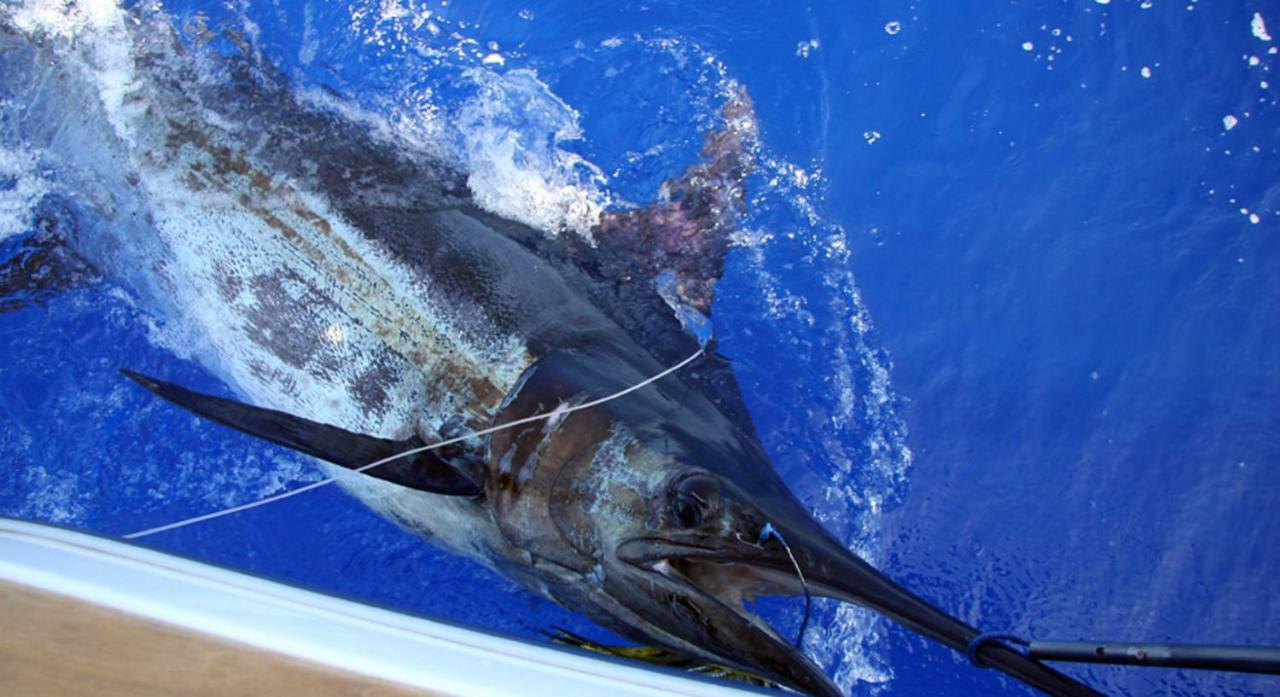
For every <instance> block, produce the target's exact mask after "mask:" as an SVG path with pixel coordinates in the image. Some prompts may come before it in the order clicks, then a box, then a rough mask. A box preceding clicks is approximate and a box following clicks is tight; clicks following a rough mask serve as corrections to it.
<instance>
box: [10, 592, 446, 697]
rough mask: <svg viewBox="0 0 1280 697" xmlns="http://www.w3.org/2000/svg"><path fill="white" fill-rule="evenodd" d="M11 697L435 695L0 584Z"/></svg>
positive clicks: (94, 606) (97, 607)
mask: <svg viewBox="0 0 1280 697" xmlns="http://www.w3.org/2000/svg"><path fill="white" fill-rule="evenodd" d="M0 694H3V695H6V696H8V697H27V696H29V697H80V696H86V697H87V696H93V697H117V696H118V697H139V696H142V695H172V696H175V697H179V696H180V697H205V696H206V695H207V696H209V697H227V696H229V695H231V696H235V695H246V696H247V695H280V696H281V697H289V696H291V695H298V696H299V697H303V696H305V697H329V696H331V695H332V696H335V697H336V696H339V695H340V696H342V697H357V696H359V697H422V696H423V695H431V694H440V693H431V692H426V691H422V690H419V689H417V688H411V687H407V686H403V685H398V684H394V683H390V682H385V681H380V680H377V679H373V678H369V677H366V676H361V675H357V674H355V673H346V672H342V671H339V670H335V669H333V668H331V667H328V666H321V665H318V664H312V663H307V662H305V661H301V660H298V659H295V658H291V657H289V656H284V655H281V654H276V653H271V652H267V651H263V650H261V649H258V648H255V647H250V646H246V645H243V644H238V643H234V642H230V641H227V640H224V639H221V638H216V637H211V636H207V635H203V634H197V633H193V632H191V631H189V630H184V629H181V628H177V627H174V626H170V625H165V624H160V623H156V622H153V621H150V620H147V619H143V618H140V617H137V616H134V615H127V614H124V613H121V612H118V611H115V610H110V609H104V608H102V607H99V606H96V605H92V604H89V603H86V602H83V601H80V600H76V599H73V598H69V597H66V596H60V595H54V594H52V593H49V592H47V591H42V590H37V589H35V588H32V587H29V586H23V585H18V584H15V583H11V582H7V581H2V582H0Z"/></svg>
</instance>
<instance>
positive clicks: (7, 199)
mask: <svg viewBox="0 0 1280 697" xmlns="http://www.w3.org/2000/svg"><path fill="white" fill-rule="evenodd" d="M8 108H9V105H7V104H0V109H8ZM49 190H50V184H49V181H48V180H47V179H46V178H45V176H44V174H43V173H42V172H41V170H40V167H39V162H38V160H37V158H36V156H35V155H34V154H33V153H31V152H30V151H28V150H26V149H25V148H20V147H15V148H13V149H10V148H6V147H4V146H2V145H0V240H4V239H5V238H8V237H11V236H13V235H17V234H19V233H22V232H26V231H28V230H30V229H31V225H32V222H33V221H32V215H33V214H34V212H35V207H36V204H38V203H40V199H42V198H44V195H45V194H46V193H48V192H49Z"/></svg>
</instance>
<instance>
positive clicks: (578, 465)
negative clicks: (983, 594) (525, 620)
mask: <svg viewBox="0 0 1280 697" xmlns="http://www.w3.org/2000/svg"><path fill="white" fill-rule="evenodd" d="M587 372H588V371H586V370H585V369H583V368H577V369H575V370H572V371H563V372H561V373H560V375H559V376H558V377H557V379H556V381H555V382H556V383H557V384H561V385H563V384H564V383H565V382H566V381H569V380H572V379H574V377H577V378H579V379H580V377H581V376H582V375H584V374H587ZM613 372H625V371H621V369H614V371H613ZM547 375H550V373H547ZM571 376H572V377H571ZM537 401H538V402H540V403H542V404H547V403H549V402H550V401H551V400H546V399H541V400H537ZM538 437H539V438H540V439H541V443H540V445H539V448H540V451H541V452H542V453H543V454H544V455H543V456H544V458H545V457H546V454H548V453H552V452H560V453H562V455H561V456H559V457H558V458H557V459H556V460H555V462H554V463H552V462H550V461H544V462H543V464H542V468H543V469H542V471H544V472H545V474H540V475H539V476H538V477H537V478H541V479H543V480H544V482H545V483H544V484H543V485H542V487H541V493H540V496H541V497H543V498H542V500H543V501H544V502H545V506H546V508H545V509H542V513H545V515H542V516H541V517H535V516H529V517H527V518H524V519H523V521H522V522H521V523H520V524H519V525H514V524H513V525H511V527H512V528H513V529H516V528H518V529H517V530H515V534H525V535H528V534H530V533H529V530H531V529H533V527H534V526H536V525H537V524H539V521H542V523H541V524H542V525H543V526H544V528H548V529H551V530H552V532H550V533H548V534H544V535H541V536H539V539H538V543H539V544H538V545H537V547H538V553H539V554H542V555H548V554H550V552H549V550H550V549H551V548H552V547H554V545H552V544H551V543H552V538H554V542H555V545H560V549H561V550H562V551H561V553H560V554H559V556H558V557H557V559H556V560H555V561H556V562H557V563H556V564H555V565H554V566H555V568H556V569H563V568H566V567H569V566H572V565H574V564H577V565H578V568H579V570H580V574H579V576H578V577H577V578H576V580H575V583H577V584H578V587H577V588H576V589H575V590H574V592H573V593H572V599H571V600H570V601H568V602H565V601H564V600H563V596H561V597H562V602H565V604H568V605H571V606H573V607H575V608H577V609H580V610H583V611H585V612H587V614H590V615H592V616H593V617H595V618H596V619H598V620H601V621H602V622H603V623H605V624H607V625H608V626H610V627H613V628H615V629H618V630H619V631H621V632H622V633H624V634H626V635H628V636H630V637H632V638H636V639H639V640H641V641H651V642H655V643H658V644H662V645H664V646H667V647H670V648H673V649H676V650H677V651H680V652H682V653H685V654H688V655H691V656H694V657H697V658H700V659H702V660H705V661H708V662H712V663H717V664H721V665H725V666H729V667H733V668H737V669H740V670H744V671H746V672H749V673H753V674H756V675H759V676H761V677H765V678H768V679H770V680H773V681H775V682H777V683H780V684H783V685H786V686H788V687H791V688H794V689H797V690H800V691H802V692H805V693H809V694H814V695H823V696H824V697H831V696H834V695H839V694H842V693H841V692H840V690H839V689H838V688H837V687H836V686H835V685H834V684H833V683H832V682H831V680H830V679H829V678H828V677H827V676H826V675H825V674H824V672H823V671H822V669H821V668H820V667H819V666H817V665H816V664H815V663H814V662H813V661H812V660H811V659H809V658H808V657H806V656H805V655H804V653H803V651H801V650H800V649H799V648H797V647H796V646H795V645H793V643H792V641H791V640H790V639H789V638H787V637H783V636H782V635H781V633H780V632H779V631H778V630H777V629H775V628H774V627H772V626H771V625H770V624H769V623H768V622H767V621H765V620H764V619H762V618H760V617H759V616H757V615H756V614H755V613H753V612H752V611H751V610H750V609H748V608H747V607H746V605H745V602H746V601H750V600H752V599H754V598H755V597H757V596H799V595H802V594H804V593H805V592H806V590H807V591H808V592H811V593H812V594H813V595H822V596H827V597H832V598H837V599H840V600H844V601H848V602H854V603H857V604H860V605H863V606H866V607H869V608H872V609H874V610H877V611H879V612H882V613H884V614H887V615H889V616H890V617H892V618H894V619H897V620H899V621H901V622H903V623H905V624H907V625H908V626H910V627H912V628H914V629H917V630H918V631H922V632H924V633H926V634H929V635H930V636H933V637H934V638H941V639H943V640H944V641H947V643H949V644H951V645H963V642H964V641H967V640H968V638H970V637H971V636H972V634H973V630H972V629H971V628H969V627H967V626H966V625H964V624H963V623H960V622H958V621H957V620H955V619H953V618H951V617H950V616H949V615H947V614H945V613H943V612H941V611H939V610H936V609H935V608H933V607H932V606H930V605H929V604H928V603H926V602H925V601H923V600H921V599H919V598H918V597H916V596H914V595H913V594H911V593H910V592H909V591H907V590H905V589H903V588H902V587H901V586H899V585H897V584H896V583H894V582H893V581H891V580H889V579H888V578H887V577H885V576H884V575H882V574H880V573H879V572H878V571H876V570H875V569H874V568H873V567H871V566H870V565H869V564H868V563H866V562H865V561H864V560H862V559H860V558H859V557H858V556H857V555H856V554H854V553H853V552H851V551H850V550H849V549H847V548H846V546H845V545H844V544H842V543H841V542H840V541H839V540H838V539H836V538H835V537H833V536H832V535H831V534H830V533H829V532H827V531H826V530H825V529H824V528H823V526H822V525H821V524H820V523H819V522H818V521H817V520H815V519H814V517H813V516H812V515H811V513H810V512H809V511H808V509H807V508H806V507H805V506H804V505H803V504H801V503H800V501H799V500H797V499H796V497H795V496H794V495H793V494H792V493H791V491H790V490H789V489H788V487H787V486H786V484H785V483H784V482H783V481H782V479H781V478H780V477H779V476H778V474H777V473H776V471H775V469H774V467H773V465H772V462H771V461H770V458H769V457H768V455H767V453H765V451H764V449H763V448H762V446H761V445H760V443H759V441H758V439H757V437H756V435H755V433H754V431H750V430H748V429H746V428H744V427H742V426H741V424H737V423H735V421H734V420H733V419H731V418H728V417H727V416H726V415H725V414H724V413H723V411H722V410H720V409H719V408H717V406H716V404H715V400H714V399H711V398H707V397H706V396H705V395H704V394H703V393H702V392H700V391H699V390H697V389H690V388H689V387H688V386H687V385H684V386H682V385H681V384H680V381H679V380H678V379H677V380H668V381H667V382H666V383H661V384H659V385H657V386H655V387H654V388H646V390H644V391H640V392H637V393H636V394H635V395H634V396H629V397H627V398H625V399H619V400H616V401H614V402H610V403H608V404H605V405H601V406H600V407H596V408H593V409H590V410H585V411H582V412H576V413H573V414H570V415H568V416H566V417H565V418H563V419H561V420H559V421H558V422H557V423H556V424H555V425H554V428H552V429H550V430H549V431H546V432H543V433H540V434H538ZM566 444H572V445H571V446H566ZM530 450H531V451H532V447H531V448H530ZM495 503H498V502H495ZM499 508H501V505H500V504H499ZM515 508H516V507H514V506H511V507H509V510H515ZM500 516H501V513H500ZM548 566H550V565H548Z"/></svg>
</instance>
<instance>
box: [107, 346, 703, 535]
mask: <svg viewBox="0 0 1280 697" xmlns="http://www.w3.org/2000/svg"><path fill="white" fill-rule="evenodd" d="M705 352H706V349H705V348H699V349H698V350H697V351H694V352H693V354H692V355H690V356H689V357H688V358H686V359H684V360H683V361H680V362H679V363H676V364H675V365H673V366H671V367H670V368H667V369H666V370H664V371H662V372H661V373H658V374H656V375H653V376H651V377H648V378H645V379H644V380H641V381H640V382H637V383H636V384H634V385H632V386H630V387H627V388H625V389H622V390H618V391H617V392H614V393H613V394H611V395H609V396H607V397H601V398H599V399H596V400H592V401H590V402H584V403H582V404H579V405H576V406H571V407H557V408H556V409H552V410H551V411H548V412H543V413H541V414H535V415H533V416H526V417H525V418H523V419H516V420H515V421H509V422H507V423H505V424H501V425H499V426H492V427H490V428H485V429H481V430H479V431H475V432H473V433H467V434H465V435H461V436H457V437H456V438H450V439H448V440H442V441H440V442H439V443H431V444H430V445H423V446H419V447H417V448H412V449H410V450H406V451H404V452H402V453H396V454H395V455H391V456H389V457H384V458H382V459H381V460H377V461H374V462H370V463H369V464H367V465H361V466H360V467H357V468H355V469H353V470H351V471H352V472H368V471H369V470H371V469H373V468H375V467H379V466H381V465H385V464H387V463H388V462H392V461H394V460H399V459H401V458H405V457H409V456H411V455H417V454H418V453H423V452H427V451H428V450H435V449H436V448H443V447H445V446H446V445H453V444H454V443H461V442H462V441H465V440H469V439H471V438H476V437H478V436H487V435H489V434H490V433H497V432H498V431H503V430H506V429H508V428H515V427H516V426H522V425H524V424H527V423H533V422H535V421H545V420H547V419H550V418H551V417H553V416H554V417H563V416H568V415H569V414H572V413H573V412H575V411H581V410H583V409H590V408H592V407H598V406H600V405H601V404H604V403H605V402H610V401H613V400H615V399H617V398H619V397H624V396H626V395H628V394H631V393H632V392H635V391H636V390H638V389H640V388H642V387H644V386H646V385H649V384H652V383H654V382H657V381H658V380H661V379H662V378H665V377H666V376H668V375H670V374H672V373H674V372H676V371H677V370H680V369H681V368H683V367H685V366H686V365H689V364H690V363H692V362H694V361H695V360H697V358H698V357H699V356H701V355H703V353H705ZM343 476H346V475H345V474H344V475H343ZM338 479H340V477H329V478H328V479H321V480H320V481H318V482H312V483H310V484H307V485H304V486H300V487H298V488H297V489H290V490H289V491H285V492H282V493H279V494H276V495H274V496H268V497H266V498H262V499H258V500H257V501H251V502H249V503H245V504H241V505H239V506H232V507H231V508H224V509H222V510H220V511H214V512H213V513H206V514H204V515H199V516H194V517H192V518H186V519H184V520H179V521H177V522H174V523H169V524H167V525H160V526H158V527H154V528H147V529H146V530H139V531H138V532H131V533H129V534H128V535H125V536H124V539H126V540H136V539H138V538H140V537H147V536H148V535H154V534H156V533H158V532H165V531H168V530H176V529H178V528H184V527H186V526H188V525H195V524H196V523H203V522H204V521H206V520H213V519H214V518H221V517H223V516H229V515H231V514H233V513H239V512H241V511H247V510H249V509H251V508H257V507H259V506H265V505H267V504H269V503H275V502H276V501H283V500H284V499H287V498H290V497H293V496H297V495H298V494H305V493H307V492H308V491H312V490H314V489H319V488H320V487H322V486H328V485H329V484H332V483H334V482H336V481H338Z"/></svg>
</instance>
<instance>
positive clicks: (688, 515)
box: [667, 473, 719, 528]
mask: <svg viewBox="0 0 1280 697" xmlns="http://www.w3.org/2000/svg"><path fill="white" fill-rule="evenodd" d="M718 493H719V486H718V485H717V484H716V481H715V480H714V479H712V478H711V477H708V476H707V475H705V474H697V473H695V474H690V475H686V476H683V477H680V478H679V479H678V480H676V481H675V483H673V484H672V485H671V488H670V489H669V490H668V493H667V501H668V504H669V506H670V511H671V519H672V520H674V521H675V523H676V524H677V525H679V526H680V527H682V528H696V527H699V526H701V525H702V524H703V523H705V522H706V520H707V518H709V517H710V515H711V513H712V511H713V510H714V508H715V505H716V500H717V498H718Z"/></svg>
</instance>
